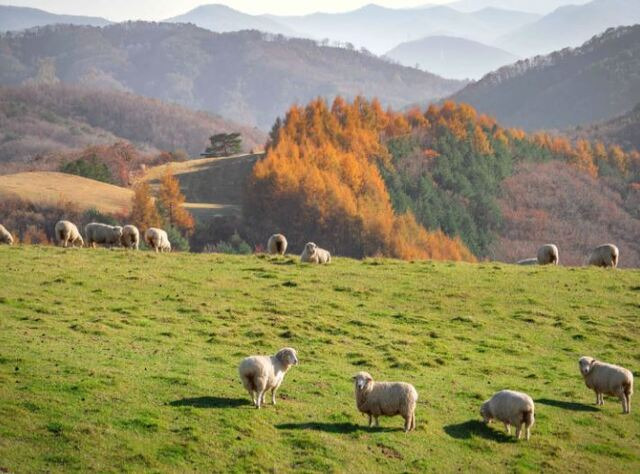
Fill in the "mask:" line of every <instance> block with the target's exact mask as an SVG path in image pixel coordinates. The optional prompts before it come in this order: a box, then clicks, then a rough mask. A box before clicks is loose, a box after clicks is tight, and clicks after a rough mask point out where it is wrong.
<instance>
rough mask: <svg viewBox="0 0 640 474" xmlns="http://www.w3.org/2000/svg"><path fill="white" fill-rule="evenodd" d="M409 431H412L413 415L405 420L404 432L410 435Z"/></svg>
mask: <svg viewBox="0 0 640 474" xmlns="http://www.w3.org/2000/svg"><path fill="white" fill-rule="evenodd" d="M409 431H411V415H409V416H407V417H406V418H405V419H404V432H405V433H408V432H409Z"/></svg>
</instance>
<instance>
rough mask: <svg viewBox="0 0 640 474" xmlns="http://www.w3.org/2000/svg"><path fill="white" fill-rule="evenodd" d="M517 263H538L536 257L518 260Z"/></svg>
mask: <svg viewBox="0 0 640 474" xmlns="http://www.w3.org/2000/svg"><path fill="white" fill-rule="evenodd" d="M517 264H518V265H537V264H538V259H537V258H525V259H524V260H518V262H517Z"/></svg>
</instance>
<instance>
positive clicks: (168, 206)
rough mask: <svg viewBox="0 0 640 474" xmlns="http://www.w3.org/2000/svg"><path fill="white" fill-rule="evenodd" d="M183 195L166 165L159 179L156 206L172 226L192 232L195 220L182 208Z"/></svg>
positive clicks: (178, 183) (187, 232) (188, 232)
mask: <svg viewBox="0 0 640 474" xmlns="http://www.w3.org/2000/svg"><path fill="white" fill-rule="evenodd" d="M184 203H185V197H184V194H182V191H180V182H179V181H178V180H177V179H176V177H175V176H174V175H173V169H172V168H171V166H170V165H168V166H167V167H166V169H165V172H164V175H162V178H161V179H160V189H159V190H158V207H159V208H160V212H161V213H162V215H163V216H164V218H165V221H166V222H167V223H168V224H169V225H170V226H172V227H176V228H178V229H181V230H182V231H183V232H185V233H186V234H187V235H190V234H192V233H193V229H194V227H195V222H194V220H193V216H192V215H191V213H190V212H189V211H187V210H186V209H185V208H184Z"/></svg>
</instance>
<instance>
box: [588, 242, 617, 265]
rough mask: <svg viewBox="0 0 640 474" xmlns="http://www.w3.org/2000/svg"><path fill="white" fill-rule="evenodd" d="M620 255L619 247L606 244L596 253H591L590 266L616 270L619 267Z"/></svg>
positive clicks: (595, 250)
mask: <svg viewBox="0 0 640 474" xmlns="http://www.w3.org/2000/svg"><path fill="white" fill-rule="evenodd" d="M619 255H620V252H619V251H618V247H616V246H615V245H613V244H604V245H601V246H600V247H596V248H595V249H594V251H593V252H591V255H590V256H589V261H588V265H595V266H596V267H605V268H606V267H611V268H616V267H617V266H618V256H619Z"/></svg>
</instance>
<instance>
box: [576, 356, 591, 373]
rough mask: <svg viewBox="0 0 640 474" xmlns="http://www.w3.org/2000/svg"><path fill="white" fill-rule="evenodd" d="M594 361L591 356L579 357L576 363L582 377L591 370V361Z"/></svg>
mask: <svg viewBox="0 0 640 474" xmlns="http://www.w3.org/2000/svg"><path fill="white" fill-rule="evenodd" d="M594 362H595V359H594V358H593V357H586V356H585V357H580V360H579V361H578V365H579V366H580V373H581V374H582V376H583V377H586V376H587V375H589V372H590V371H591V367H592V366H593V363H594Z"/></svg>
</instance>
